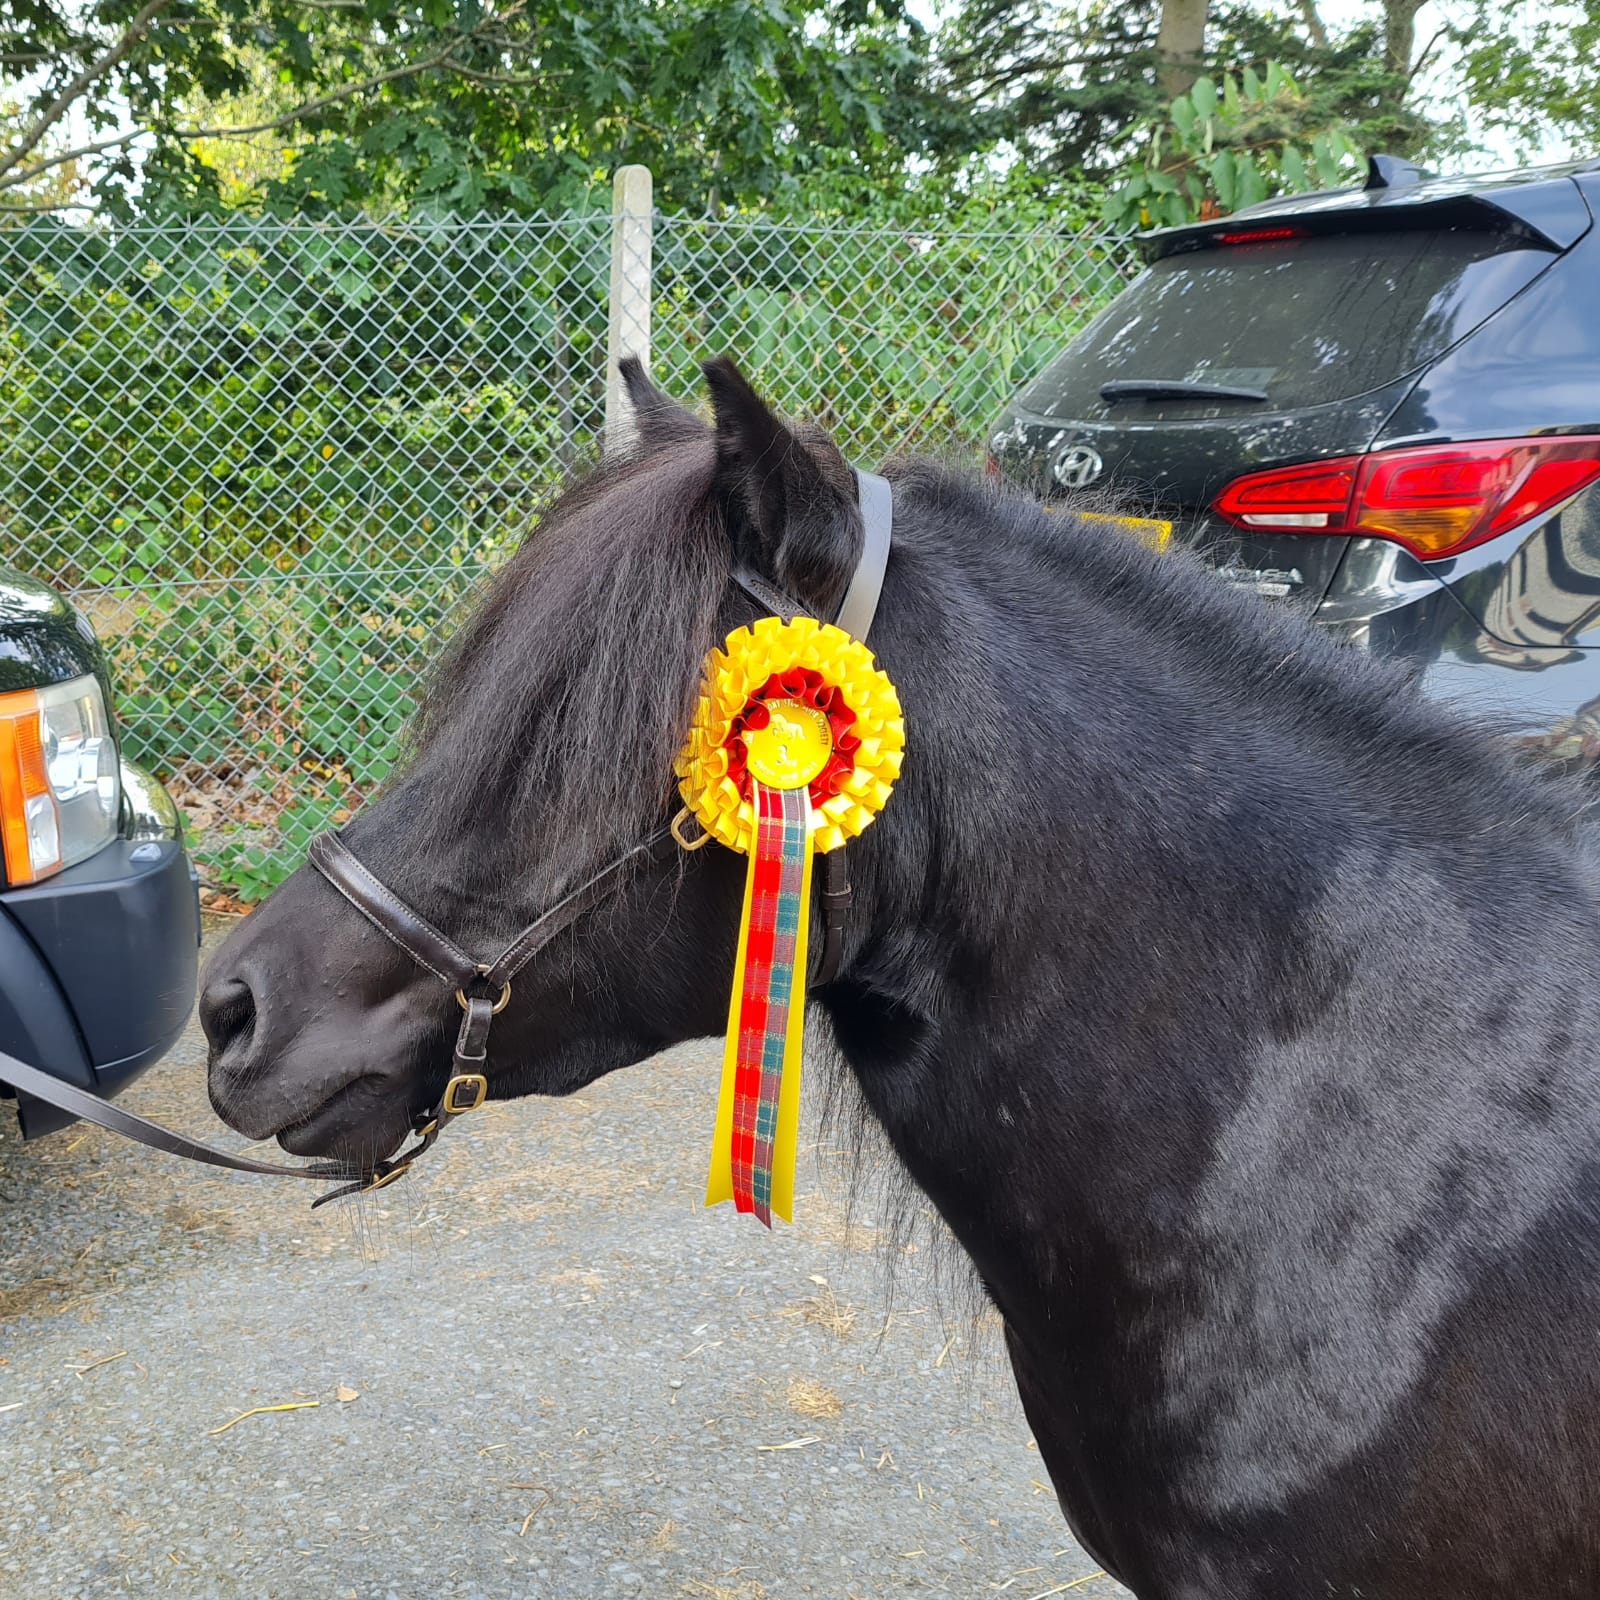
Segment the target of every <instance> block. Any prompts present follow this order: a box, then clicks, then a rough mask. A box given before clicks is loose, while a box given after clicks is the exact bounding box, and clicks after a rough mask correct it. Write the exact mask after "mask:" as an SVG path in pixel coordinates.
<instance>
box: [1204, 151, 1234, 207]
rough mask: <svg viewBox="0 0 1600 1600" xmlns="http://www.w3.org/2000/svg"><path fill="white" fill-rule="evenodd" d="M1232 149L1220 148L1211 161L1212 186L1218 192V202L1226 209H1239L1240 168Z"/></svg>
mask: <svg viewBox="0 0 1600 1600" xmlns="http://www.w3.org/2000/svg"><path fill="white" fill-rule="evenodd" d="M1234 163H1235V157H1234V153H1233V151H1231V150H1219V151H1218V152H1217V153H1216V155H1215V156H1214V157H1213V158H1212V161H1211V186H1212V188H1213V189H1215V190H1216V193H1217V204H1218V205H1220V206H1221V207H1222V209H1223V210H1224V211H1237V210H1238V209H1239V204H1238V194H1239V188H1238V169H1237V167H1236V166H1235V164H1234Z"/></svg>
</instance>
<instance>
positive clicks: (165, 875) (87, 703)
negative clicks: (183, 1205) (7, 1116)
mask: <svg viewBox="0 0 1600 1600" xmlns="http://www.w3.org/2000/svg"><path fill="white" fill-rule="evenodd" d="M113 709H114V708H113V704H112V698H111V683H110V679H109V676H108V674H107V671H106V661H105V656H104V653H103V652H102V651H101V648H100V645H99V643H98V642H97V641H96V639H95V635H94V629H93V628H92V627H91V626H90V624H89V621H88V619H87V618H86V617H84V616H82V615H81V614H80V613H79V612H77V611H75V610H74V609H73V608H72V607H71V606H69V605H68V604H67V602H66V601H65V600H63V599H62V598H61V596H60V595H58V594H57V593H56V592H55V591H54V590H53V589H50V588H47V587H46V586H45V585H44V584H42V583H37V582H35V581H34V580H33V579H31V578H26V577H24V576H23V575H22V574H21V573H20V572H15V571H13V570H12V569H11V568H9V567H6V566H3V565H0V1050H3V1051H5V1052H6V1053H7V1054H9V1055H13V1056H15V1057H17V1058H18V1060H21V1061H25V1062H27V1063H29V1064H30V1065H32V1066H36V1067H38V1068H39V1069H40V1070H42V1071H45V1072H49V1073H51V1074H52V1075H53V1076H55V1077H59V1078H61V1079H63V1080H65V1081H66V1082H68V1083H74V1084H77V1085H78V1086H79V1087H80V1088H84V1089H89V1090H91V1091H93V1092H94V1093H97V1094H102V1095H109V1094H114V1093H115V1092H116V1091H117V1090H118V1089H120V1088H122V1087H123V1086H124V1085H125V1084H127V1083H129V1082H131V1081H132V1079H133V1078H134V1077H135V1076H136V1075H137V1074H138V1073H140V1072H142V1071H143V1070H144V1069H145V1068H146V1067H148V1066H150V1065H151V1064H152V1063H154V1062H155V1061H157V1060H159V1059H160V1057H161V1056H162V1055H163V1054H164V1053H165V1052H166V1051H167V1049H168V1048H170V1046H171V1045H172V1043H173V1041H174V1040H176V1039H177V1037H178V1035H179V1034H180V1033H181V1032H182V1031H183V1025H184V1023H185V1021H187V1019H188V1016H189V1010H190V1007H191V1006H192V1005H193V1003H194V991H195V969H196V965H197V963H198V960H199V943H200V906H199V886H198V883H197V881H196V878H195V873H194V868H193V867H192V866H191V864H190V862H189V857H188V853H187V852H186V851H185V849H184V847H183V839H182V832H181V828H180V825H179V817H178V811H177V808H176V807H175V806H174V805H173V803H172V801H171V799H170V798H169V797H168V795H167V793H166V791H165V790H164V789H163V788H162V787H161V785H160V784H159V783H157V782H156V781H155V779H154V778H152V777H151V776H150V775H149V774H148V773H146V772H144V771H143V770H142V769H141V768H139V767H138V766H136V765H135V764H134V763H133V762H131V761H128V760H126V759H124V758H122V757H121V756H120V754H119V752H118V748H117V728H116V722H115V720H114V717H113ZM5 1092H9V1091H8V1090H7V1089H6V1087H5V1085H3V1084H0V1093H5ZM17 1101H18V1105H17V1114H18V1118H19V1120H20V1121H21V1123H22V1131H23V1134H24V1136H25V1137H30V1138H31V1137H34V1136H35V1135H38V1134H41V1133H49V1132H51V1131H52V1130H53V1129H56V1128H59V1127H61V1126H63V1125H64V1124H66V1123H68V1122H70V1121H71V1120H72V1118H71V1117H70V1116H68V1115H67V1114H66V1113H65V1112H61V1111H58V1110H56V1109H55V1108H54V1107H53V1106H49V1105H46V1104H44V1103H43V1102H42V1101H39V1100H35V1099H33V1098H32V1097H31V1096H28V1095H25V1094H24V1095H18V1096H17Z"/></svg>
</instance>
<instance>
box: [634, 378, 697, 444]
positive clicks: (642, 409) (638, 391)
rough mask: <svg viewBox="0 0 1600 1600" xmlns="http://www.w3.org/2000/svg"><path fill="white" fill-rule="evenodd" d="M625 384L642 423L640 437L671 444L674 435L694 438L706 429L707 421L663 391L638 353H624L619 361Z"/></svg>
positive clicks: (681, 437) (647, 440)
mask: <svg viewBox="0 0 1600 1600" xmlns="http://www.w3.org/2000/svg"><path fill="white" fill-rule="evenodd" d="M617 371H618V372H620V373H621V374H622V383H623V387H624V388H626V389H627V391H628V400H629V402H630V403H631V404H632V406H633V417H634V421H635V422H636V423H637V424H638V426H639V441H640V443H641V444H644V445H646V446H647V447H648V446H652V445H658V444H668V443H670V442H671V441H672V440H674V439H692V438H695V437H696V436H699V435H703V434H704V433H705V426H706V425H705V423H703V422H702V421H701V420H700V419H699V417H697V416H696V415H695V414H694V413H693V412H692V411H686V410H685V409H684V408H683V407H682V406H680V405H679V404H678V402H677V401H676V400H673V399H671V398H669V397H668V396H667V395H665V394H663V393H662V392H661V390H659V389H658V388H656V386H655V385H654V384H653V383H652V382H651V381H650V379H649V376H648V375H647V374H646V372H645V370H644V363H643V362H642V361H641V360H640V359H639V358H638V356H624V357H623V358H622V360H621V361H619V362H618V363H617Z"/></svg>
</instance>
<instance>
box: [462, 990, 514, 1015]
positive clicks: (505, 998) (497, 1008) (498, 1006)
mask: <svg viewBox="0 0 1600 1600" xmlns="http://www.w3.org/2000/svg"><path fill="white" fill-rule="evenodd" d="M456 1004H457V1005H458V1006H460V1007H461V1009H462V1010H463V1011H465V1010H466V1009H467V997H466V995H465V994H464V993H463V992H462V991H461V990H460V989H457V990H456ZM510 1004H511V985H510V984H509V983H502V984H501V985H500V998H499V999H498V1000H496V1001H495V1003H494V1008H493V1010H491V1011H490V1013H489V1015H490V1016H491V1017H498V1016H499V1015H500V1013H501V1012H502V1011H504V1010H505V1008H506V1007H507V1006H508V1005H510Z"/></svg>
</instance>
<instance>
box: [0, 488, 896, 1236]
mask: <svg viewBox="0 0 1600 1600" xmlns="http://www.w3.org/2000/svg"><path fill="white" fill-rule="evenodd" d="M853 470H854V472H855V477H856V495H857V501H858V504H859V506H860V508H861V519H862V547H861V556H860V559H859V560H858V562H857V564H856V570H855V572H854V573H853V574H852V576H851V579H850V583H849V585H848V587H847V589H846V591H845V596H844V600H843V602H842V603H841V604H840V607H839V613H838V617H837V622H836V625H837V626H838V627H840V628H843V629H844V631H845V632H846V633H849V634H852V635H853V636H854V637H855V638H857V639H865V637H866V634H867V630H868V629H869V628H870V627H871V626H872V620H873V617H874V616H875V615H876V614H877V609H878V598H879V596H880V594H881V593H882V590H883V576H884V571H885V569H886V567H887V565H888V558H889V544H890V539H891V537H892V532H893V522H894V501H893V494H892V491H891V489H890V486H889V484H888V483H887V481H886V480H884V479H883V478H880V477H877V476H875V475H874V474H872V473H870V472H863V471H861V470H860V468H855V469H853ZM732 576H733V580H734V582H736V583H737V584H738V585H739V587H740V588H742V589H743V590H744V591H745V592H746V593H747V594H749V595H750V596H751V598H752V599H754V600H755V601H756V603H757V604H758V605H761V606H763V607H765V608H766V609H767V610H768V611H769V612H771V613H773V614H775V615H777V616H781V617H783V618H784V620H785V621H789V620H792V619H793V618H794V617H797V616H809V615H810V614H811V613H810V612H809V611H808V610H807V608H806V607H805V606H803V605H801V604H800V603H799V601H797V600H795V599H794V598H793V596H791V595H788V594H786V593H784V591H783V590H781V589H779V588H777V587H776V586H775V585H773V584H771V583H768V582H767V580H766V579H765V578H762V577H761V576H760V575H759V574H757V573H754V572H751V571H749V570H747V569H743V568H741V569H738V570H736V571H735V572H734V573H733V574H732ZM681 847H684V841H683V840H682V839H680V838H679V835H678V827H677V823H676V821H674V823H672V824H671V825H669V826H667V827H664V828H660V829H658V830H657V831H656V832H655V833H653V834H651V835H650V837H649V838H648V839H646V840H645V841H644V843H642V844H637V845H635V846H634V847H633V848H632V849H631V850H628V851H626V852H625V853H624V854H622V855H620V856H618V857H617V859H616V860H615V861H612V862H611V863H609V864H608V865H607V866H604V867H602V868H601V869H600V870H599V871H598V872H597V873H595V874H594V876H593V877H591V878H589V879H586V880H585V881H584V882H583V883H580V884H579V885H578V886H577V888H575V889H573V890H572V891H571V892H570V893H569V894H566V895H564V896H563V897H562V898H561V899H560V900H558V901H556V903H555V904H554V905H553V906H551V907H549V908H548V909H547V910H545V911H543V912H541V913H540V914H539V915H538V916H537V917H535V918H534V919H533V921H532V922H530V923H529V924H528V925H527V927H525V928H524V929H523V930H522V932H521V933H519V934H518V935H517V936H516V938H514V939H513V940H512V941H511V943H510V944H508V945H507V946H506V947H505V949H504V950H502V951H501V952H500V954H499V955H497V956H496V957H495V958H494V959H493V960H492V961H487V962H479V961H475V960H473V958H472V957H471V956H470V955H468V954H467V952H466V951H465V950H463V949H462V948H461V947H460V945H458V944H456V942H455V941H454V940H453V939H451V938H449V937H448V936H447V935H446V934H443V933H441V932H440V931H439V930H438V929H437V928H436V927H434V925H433V924H432V923H431V922H429V921H428V920H427V918H426V917H424V916H422V915H421V914H420V913H419V912H417V911H416V910H415V909H414V908H412V907H411V906H409V905H407V904H406V902H405V901H404V900H402V899H401V898H400V896H399V895H397V894H396V893H395V892H394V891H393V890H392V889H391V888H389V886H388V885H387V884H385V883H384V882H383V880H382V879H381V878H379V877H378V876H377V875H376V874H375V873H373V872H372V871H371V870H370V869H369V868H367V867H366V866H364V865H363V864H362V863H361V861H360V860H358V859H357V857H356V856H355V855H354V854H353V853H352V851H351V850H350V847H349V846H348V845H347V844H345V842H344V840H343V839H342V838H340V836H339V833H338V831H337V830H335V831H333V832H330V833H323V834H319V835H318V836H317V837H316V838H315V839H313V840H312V841H311V849H310V853H309V857H308V859H309V861H310V864H311V865H312V866H313V867H315V868H316V870H317V871H318V872H319V873H321V875H322V876H323V877H324V878H326V879H327V881H328V882H329V883H330V884H332V885H333V887H334V888H335V889H337V890H338V891H339V893H340V894H342V895H343V896H344V898H345V899H346V900H348V901H349V902H350V904H351V905H352V906H354V907H355V909H356V910H357V911H359V912H360V913H361V915H362V916H364V917H365V918H366V919H367V921H368V922H370V923H371V924H372V925H373V926H374V927H375V928H376V929H377V930H378V931H379V932H380V933H382V934H383V935H384V936H385V938H387V939H389V940H391V941H392V942H393V943H394V944H396V945H397V946H398V947H399V948H400V949H401V950H403V951H405V953H406V954H407V955H408V956H410V957H411V959H412V960H413V961H415V962H416V963H417V964H418V965H419V966H420V967H422V968H424V969H425V970H426V971H428V972H431V973H432V974H433V975H434V977H436V978H437V979H438V980H439V981H440V982H441V983H443V984H446V985H448V986H449V987H450V988H452V989H453V990H454V991H455V998H456V1002H457V1004H458V1005H459V1006H460V1007H461V1011H462V1017H461V1027H460V1029H459V1030H458V1032H457V1034H456V1045H455V1054H454V1058H453V1061H452V1070H451V1075H450V1079H449V1081H448V1082H447V1083H446V1084H445V1086H444V1092H443V1093H442V1094H441V1095H440V1096H439V1098H438V1100H437V1101H435V1102H434V1104H433V1105H432V1106H431V1107H430V1108H429V1109H427V1110H426V1111H423V1112H420V1113H419V1114H418V1115H417V1116H416V1117H414V1118H413V1119H412V1133H413V1135H414V1137H415V1141H416V1142H415V1143H414V1144H412V1145H411V1146H410V1147H409V1148H407V1149H405V1150H402V1151H401V1152H400V1153H399V1154H398V1155H395V1156H392V1157H390V1158H389V1159H388V1160H387V1161H378V1162H376V1163H374V1164H372V1165H370V1166H357V1165H354V1164H352V1163H349V1162H340V1161H316V1162H311V1163H308V1164H306V1165H303V1166H297V1167H291V1166H288V1165H286V1164H284V1163H281V1162H275V1161H256V1160H254V1159H253V1158H251V1157H249V1156H240V1155H235V1154H234V1153H233V1152H232V1151H229V1150H218V1149H216V1148H214V1147H213V1146H211V1145H207V1144H202V1143H200V1142H199V1141H198V1140H196V1139H190V1138H188V1137H187V1136H186V1135H184V1134H181V1133H175V1132H173V1130H172V1129H170V1128H164V1127H162V1125H161V1124H160V1123H159V1122H152V1121H151V1120H150V1119H149V1118H148V1117H141V1116H139V1115H137V1114H136V1113H135V1112H132V1111H127V1110H124V1109H123V1108H122V1107H121V1106H118V1105H114V1104H112V1103H111V1102H110V1101H108V1100H102V1099H101V1098H100V1097H99V1096H98V1095H95V1094H92V1093H90V1092H89V1091H88V1090H87V1089H80V1088H78V1087H77V1086H76V1085H75V1084H70V1083H66V1082H63V1081H62V1080H61V1079H60V1078H56V1077H52V1076H51V1075H50V1074H48V1073H45V1072H42V1071H40V1070H39V1069H38V1068H37V1067H33V1066H30V1065H29V1064H28V1063H27V1062H25V1061H19V1060H18V1059H17V1058H16V1057H15V1056H12V1055H8V1054H6V1053H5V1052H4V1051H0V1084H6V1085H9V1086H10V1087H11V1088H12V1089H14V1090H17V1091H19V1092H20V1093H23V1094H27V1095H31V1096H33V1098H34V1099H36V1100H43V1101H44V1102H46V1103H47V1104H49V1105H53V1106H56V1107H59V1108H60V1109H61V1110H63V1111H69V1112H71V1113H72V1114H73V1115H74V1116H76V1117H79V1118H81V1119H82V1120H83V1121H85V1122H90V1123H94V1124H95V1125H96V1126H97V1127H101V1128H105V1129H107V1130H108V1131H110V1132H112V1133H116V1134H120V1135H121V1136H122V1137H123V1138H125V1139H132V1140H134V1141H135V1142H136V1143H139V1144H143V1145H148V1146H149V1147H150V1148H151V1149H153V1150H161V1151H165V1152H166V1153H167V1154H168V1155H175V1156H182V1157H184V1158H185V1159H186V1160H190V1161H201V1162H205V1163H206V1164H207V1165H209V1166H214V1167H223V1168H226V1169H227V1170H229V1171H232V1172H256V1173H265V1174H267V1175H269V1176H271V1177H275V1178H314V1179H317V1180H318V1181H320V1182H325V1183H326V1182H333V1183H338V1184H340V1185H341V1187H340V1188H337V1189H333V1190H330V1191H329V1192H328V1193H327V1194H324V1195H319V1196H318V1197H317V1198H316V1199H315V1200H313V1201H312V1202H311V1204H312V1208H313V1209H315V1208H316V1207H317V1206H320V1205H323V1204H325V1203H326V1202H327V1201H329V1200H337V1199H339V1198H341V1197H342V1196H344V1195H350V1194H366V1193H367V1192H369V1191H370V1190H373V1189H381V1188H383V1187H384V1186H385V1185H386V1184H390V1183H393V1182H394V1181H395V1179H396V1178H399V1177H402V1176H403V1175H404V1174H405V1173H406V1172H408V1171H410V1169H411V1165H412V1163H413V1162H415V1161H416V1159H417V1157H418V1156H420V1155H421V1154H422V1153H423V1152H424V1151H425V1150H429V1149H431V1148H432V1147H433V1144H434V1142H435V1140H437V1139H438V1137H439V1135H440V1134H441V1133H442V1132H443V1131H444V1129H445V1128H446V1127H447V1126H448V1125H449V1124H450V1123H451V1122H452V1121H454V1120H455V1118H457V1117H459V1116H464V1115H465V1114H466V1113H467V1112H468V1111H475V1110H477V1108H478V1107H479V1106H481V1105H482V1104H483V1102H484V1100H485V1099H486V1098H487V1097H488V1093H489V1080H488V1078H487V1076H486V1075H485V1073H484V1072H483V1070H482V1069H483V1066H484V1064H485V1061H486V1058H487V1054H488V1040H489V1028H490V1025H491V1024H492V1023H493V1021H494V1019H495V1017H497V1016H498V1015H499V1014H500V1013H501V1012H502V1011H503V1010H504V1009H505V1008H506V1006H507V1005H508V1004H509V1003H510V1000H511V981H512V979H513V978H515V977H516V976H517V974H518V973H519V972H521V971H522V969H523V968H524V967H525V966H526V965H527V964H528V962H529V961H531V960H532V959H533V957H534V956H535V955H537V954H538V953H539V951H541V950H542V949H543V948H544V947H545V946H546V945H547V944H549V943H550V941H551V940H552V939H554V938H555V937H556V935H557V934H559V933H561V932H563V931H564V930H565V929H567V928H569V927H571V925H572V924H573V923H574V922H576V921H577V920H578V919H579V918H580V917H582V916H583V915H584V914H585V913H586V912H588V911H590V910H592V909H593V908H594V907H595V906H596V905H598V904H599V903H600V902H601V901H603V900H605V899H607V898H609V897H610V896H611V895H612V894H614V893H615V892H617V890H618V889H620V888H621V886H622V884H623V882H624V881H625V878H626V876H627V874H628V871H629V869H631V868H633V867H637V866H641V865H644V864H646V863H652V864H654V863H659V862H662V861H664V860H667V859H669V858H670V857H671V855H672V853H673V851H674V850H675V849H677V848H681ZM689 847H690V848H697V847H698V846H697V844H691V845H690V846H689ZM823 863H824V866H823V872H824V878H823V887H822V889H821V892H820V894H819V895H818V902H819V904H820V907H821V911H822V928H823V942H822V955H821V958H820V960H819V961H818V963H817V970H816V971H815V972H814V973H813V974H812V975H811V978H810V981H809V983H808V985H807V987H808V988H810V989H818V988H821V987H822V986H823V985H825V984H827V983H831V982H832V981H833V979H834V978H835V977H836V976H837V975H838V971H839V963H840V960H841V957H842V952H843V948H844V925H845V921H846V920H847V918H848V916H849V911H850V899H851V890H850V881H849V877H848V872H847V862H846V860H845V852H844V850H843V848H840V849H837V850H832V851H830V852H829V853H828V854H827V855H826V856H824V857H823Z"/></svg>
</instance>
